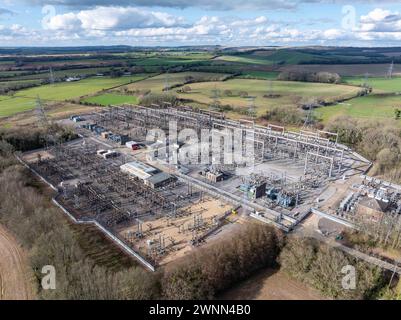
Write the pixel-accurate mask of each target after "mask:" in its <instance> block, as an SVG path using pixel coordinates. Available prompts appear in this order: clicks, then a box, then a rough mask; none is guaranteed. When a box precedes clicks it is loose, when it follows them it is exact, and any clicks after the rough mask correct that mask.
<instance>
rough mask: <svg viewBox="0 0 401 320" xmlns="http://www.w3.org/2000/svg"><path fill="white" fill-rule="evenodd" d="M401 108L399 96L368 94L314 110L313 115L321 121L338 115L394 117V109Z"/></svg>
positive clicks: (377, 117) (400, 97)
mask: <svg viewBox="0 0 401 320" xmlns="http://www.w3.org/2000/svg"><path fill="white" fill-rule="evenodd" d="M397 108H398V109H401V96H385V97H383V96H381V95H370V96H365V97H358V98H355V99H352V100H349V101H347V102H345V103H342V104H338V105H335V106H329V107H322V108H318V109H316V110H315V115H316V116H317V117H318V118H319V119H321V120H322V121H323V122H327V121H328V120H329V119H330V118H333V117H335V116H339V115H346V116H350V117H353V118H371V119H379V118H382V119H386V118H387V119H389V118H392V119H394V109H397Z"/></svg>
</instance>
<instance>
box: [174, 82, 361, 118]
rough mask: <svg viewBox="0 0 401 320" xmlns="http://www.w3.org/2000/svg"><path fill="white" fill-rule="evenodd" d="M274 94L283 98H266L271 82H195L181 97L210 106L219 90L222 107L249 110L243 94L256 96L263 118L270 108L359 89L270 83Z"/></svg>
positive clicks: (329, 98) (331, 97)
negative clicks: (229, 93)
mask: <svg viewBox="0 0 401 320" xmlns="http://www.w3.org/2000/svg"><path fill="white" fill-rule="evenodd" d="M271 84H272V87H271V90H272V91H271V92H272V93H273V94H278V95H280V96H279V97H276V98H266V97H264V95H266V94H267V93H268V92H270V87H269V82H267V81H263V80H255V79H248V80H246V79H233V80H228V81H224V82H201V83H192V84H190V85H189V86H190V87H191V89H192V90H191V92H190V93H183V94H180V95H179V97H180V98H182V99H188V100H193V101H195V102H198V103H203V104H210V103H212V102H213V97H214V92H213V91H214V90H215V89H216V90H218V91H219V100H220V102H221V104H223V105H231V106H232V107H247V106H249V99H248V98H246V97H240V94H239V93H240V92H241V91H245V92H247V93H248V95H249V96H254V97H255V106H256V107H257V114H258V115H262V114H264V113H265V112H266V110H268V109H269V108H270V107H275V106H283V105H296V104H298V103H302V102H307V101H310V100H311V99H315V98H318V99H322V100H324V101H326V102H332V101H336V100H337V99H345V98H351V97H355V96H356V95H357V94H358V92H359V90H360V88H357V87H353V86H344V85H332V84H323V83H306V82H290V81H271ZM226 90H230V91H231V93H232V95H231V96H227V95H226V93H225V91H226Z"/></svg>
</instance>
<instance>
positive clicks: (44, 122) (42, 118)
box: [36, 96, 49, 128]
mask: <svg viewBox="0 0 401 320" xmlns="http://www.w3.org/2000/svg"><path fill="white" fill-rule="evenodd" d="M36 115H37V117H38V120H39V124H40V125H41V126H42V127H44V128H46V127H48V125H49V121H48V119H47V116H46V113H45V109H44V107H43V103H42V100H41V99H40V97H39V96H37V97H36Z"/></svg>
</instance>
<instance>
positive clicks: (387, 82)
mask: <svg viewBox="0 0 401 320" xmlns="http://www.w3.org/2000/svg"><path fill="white" fill-rule="evenodd" d="M343 80H345V81H346V83H349V84H352V85H357V86H360V85H363V84H364V83H365V78H360V77H344V78H343ZM367 81H368V85H369V86H371V87H372V88H373V91H374V92H401V77H394V78H392V79H386V78H383V77H374V78H368V79H367Z"/></svg>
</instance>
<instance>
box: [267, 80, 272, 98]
mask: <svg viewBox="0 0 401 320" xmlns="http://www.w3.org/2000/svg"><path fill="white" fill-rule="evenodd" d="M267 95H268V96H269V97H272V96H273V82H272V81H271V80H268V82H267Z"/></svg>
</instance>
